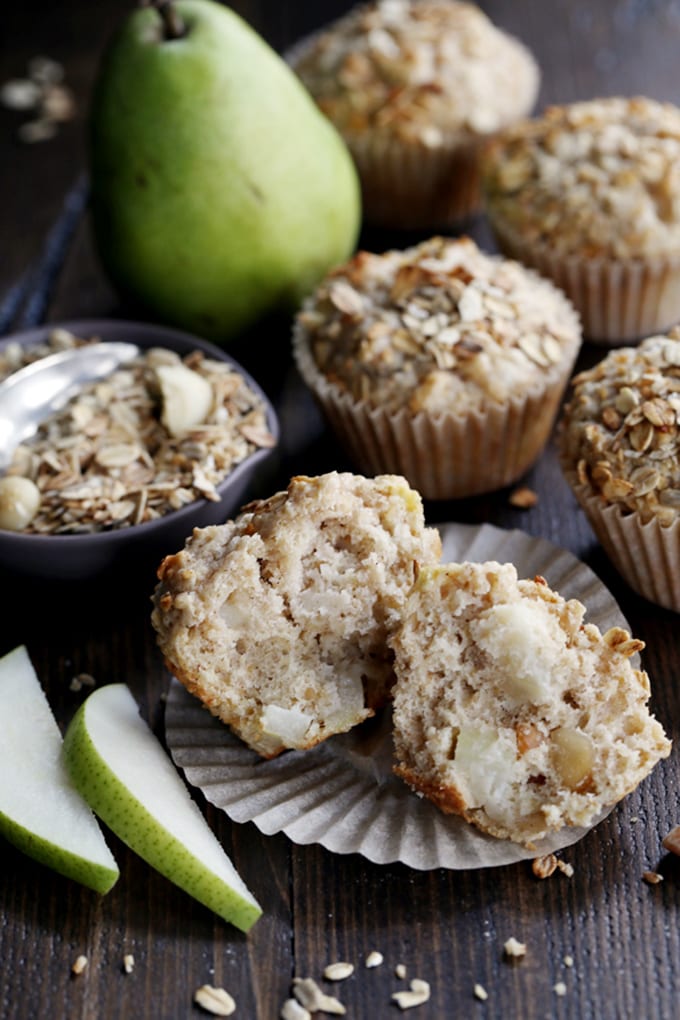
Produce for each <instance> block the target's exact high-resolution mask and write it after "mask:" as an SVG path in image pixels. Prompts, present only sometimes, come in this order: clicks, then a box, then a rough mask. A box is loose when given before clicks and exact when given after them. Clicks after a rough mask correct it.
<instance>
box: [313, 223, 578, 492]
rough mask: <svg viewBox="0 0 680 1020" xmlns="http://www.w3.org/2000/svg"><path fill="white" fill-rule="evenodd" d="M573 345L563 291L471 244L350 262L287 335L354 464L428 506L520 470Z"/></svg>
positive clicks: (543, 435)
mask: <svg viewBox="0 0 680 1020" xmlns="http://www.w3.org/2000/svg"><path fill="white" fill-rule="evenodd" d="M580 344H581V333H580V327H579V320H578V316H577V315H576V313H575V312H574V310H573V308H572V307H571V305H570V304H569V302H568V301H567V299H566V298H565V297H564V295H563V294H562V293H561V291H559V290H557V289H556V288H555V287H554V286H553V285H552V284H551V283H550V282H548V281H547V280H544V279H542V278H540V277H538V276H537V275H536V274H534V273H532V272H531V271H530V270H528V269H525V268H524V266H521V265H520V264H519V263H517V262H511V261H509V260H506V259H501V258H499V257H496V256H491V255H487V254H485V253H484V252H482V251H480V249H479V248H478V247H477V246H476V244H475V243H474V242H473V241H471V240H469V239H468V238H462V239H458V240H452V239H446V238H441V237H435V238H432V239H430V240H429V241H426V242H423V243H422V244H420V245H418V246H416V247H413V248H407V249H406V250H403V251H396V250H395V251H388V252H385V253H384V254H381V255H374V254H370V253H368V252H359V254H358V255H356V256H355V257H354V258H353V259H352V260H350V261H349V262H348V263H346V264H345V265H344V266H340V267H338V268H337V269H335V270H334V271H332V272H331V273H330V274H329V275H328V276H327V277H326V279H325V280H324V281H322V283H321V284H320V286H319V287H318V288H317V290H316V292H315V293H314V294H313V295H312V296H311V297H310V298H309V299H308V300H307V301H306V302H305V304H304V305H303V308H302V310H301V311H300V313H299V314H298V316H297V320H296V324H295V329H294V353H295V357H296V360H297V364H298V368H299V369H300V372H301V374H302V377H303V379H304V380H305V382H306V383H307V385H308V386H309V387H310V388H311V390H312V391H313V393H314V395H315V396H316V398H317V400H318V401H319V403H320V405H321V406H322V408H323V410H324V412H325V414H326V417H327V418H328V420H329V422H330V423H331V425H332V427H333V428H334V429H335V431H336V432H337V433H338V435H339V437H340V439H341V441H342V442H343V443H344V445H345V446H346V448H347V450H348V452H349V455H350V456H351V457H352V459H353V460H354V462H355V463H356V464H357V466H358V467H359V468H360V469H361V470H362V471H365V472H366V473H367V474H373V473H375V472H381V471H383V472H385V471H386V472H392V473H398V474H402V475H405V477H406V478H408V480H409V482H410V483H411V485H413V487H414V488H416V489H418V491H419V492H420V493H421V495H422V496H423V497H424V498H425V499H458V498H462V497H465V496H472V495H476V494H478V493H481V492H491V491H493V490H494V489H500V488H502V487H503V486H505V485H509V484H510V483H511V482H514V481H515V480H516V479H517V478H519V477H520V476H521V475H522V474H523V473H524V472H525V471H526V470H528V468H529V467H530V466H531V465H532V464H533V462H534V461H535V460H536V458H537V457H538V456H539V454H540V453H541V451H542V449H543V447H544V445H545V443H546V442H547V440H548V437H549V435H550V430H551V428H552V424H553V421H554V419H555V415H556V414H557V410H558V406H559V402H560V399H561V396H562V393H563V391H564V388H565V387H566V384H567V381H568V378H569V374H570V372H571V369H572V366H573V363H574V361H575V359H576V355H577V353H578V350H579V347H580Z"/></svg>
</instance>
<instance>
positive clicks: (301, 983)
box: [293, 978, 347, 1016]
mask: <svg viewBox="0 0 680 1020" xmlns="http://www.w3.org/2000/svg"><path fill="white" fill-rule="evenodd" d="M293 995H294V996H295V998H296V999H297V1001H298V1002H299V1003H300V1005H301V1006H304V1007H305V1009H308V1010H309V1012H310V1013H318V1012H322V1013H331V1014H332V1015H333V1016H344V1015H345V1013H346V1012H347V1010H346V1009H345V1007H344V1006H343V1004H342V1003H341V1002H339V1000H338V999H336V998H334V997H333V996H332V995H326V994H325V992H323V991H322V990H321V988H319V986H318V985H317V983H316V981H314V979H313V978H293Z"/></svg>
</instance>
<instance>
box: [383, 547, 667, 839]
mask: <svg viewBox="0 0 680 1020" xmlns="http://www.w3.org/2000/svg"><path fill="white" fill-rule="evenodd" d="M584 613H585V608H584V607H583V605H581V603H580V602H578V601H577V600H576V599H572V600H570V601H565V600H564V599H563V598H562V597H561V596H560V595H558V594H557V593H556V592H553V591H551V589H550V588H549V587H548V585H547V583H546V582H545V580H544V579H543V578H542V577H537V578H535V580H533V581H528V580H527V581H523V580H520V581H518V579H517V571H516V570H515V568H514V566H512V564H509V563H507V564H503V565H501V564H498V563H493V562H491V563H462V564H446V565H441V566H432V567H425V568H423V570H421V572H420V574H419V576H418V580H417V583H416V587H415V589H414V591H413V593H412V595H411V597H410V599H409V601H408V603H407V605H406V609H405V612H404V616H403V624H402V627H401V628H400V630H398V631H397V632H396V633H395V635H394V636H393V638H392V641H391V643H392V646H393V648H394V650H395V669H396V672H397V676H398V680H397V683H396V685H395V687H394V712H393V720H394V744H395V753H396V757H397V761H398V764H397V766H396V768H395V771H396V772H397V774H398V775H400V776H401V777H402V778H403V779H405V780H406V782H407V783H409V784H410V785H411V786H412V787H413V788H414V789H415V790H417V791H418V792H420V793H422V794H424V795H425V796H426V797H428V798H429V799H431V800H432V801H433V802H434V803H435V804H436V805H437V806H438V807H439V808H441V809H442V810H443V811H445V812H449V813H453V814H458V815H462V816H463V818H465V819H466V821H468V822H471V823H472V824H474V825H476V826H478V827H479V828H480V829H483V830H484V831H486V832H489V833H490V834H491V835H493V836H497V837H499V838H502V839H512V840H515V841H516V842H519V843H523V844H525V845H527V846H529V847H532V848H533V844H534V842H535V841H536V840H539V839H541V838H542V837H544V836H545V835H546V834H547V833H549V832H551V831H554V830H557V829H561V828H563V827H564V826H566V825H588V824H590V823H591V822H592V821H593V820H594V819H595V818H596V817H597V815H598V814H600V812H602V811H603V810H604V809H605V808H607V807H610V806H611V805H613V804H615V803H617V801H619V800H620V799H621V798H622V797H624V796H625V795H626V794H628V793H630V791H631V790H633V789H634V788H635V787H636V786H637V785H638V783H639V782H640V781H641V780H642V779H643V778H644V777H645V776H646V775H647V774H648V773H649V772H650V771H651V769H652V768H653V766H654V765H655V764H656V762H657V761H658V760H659V759H660V758H665V757H667V755H668V754H669V751H670V742H669V741H668V740H667V739H666V736H665V734H664V732H663V729H662V727H661V726H660V724H659V723H658V722H657V721H656V720H655V719H654V718H653V716H651V715H650V714H649V711H648V709H647V705H646V702H647V700H648V698H649V693H650V690H649V679H648V677H647V674H646V673H644V672H642V671H640V670H638V669H635V668H633V666H632V665H631V663H630V657H631V656H632V655H634V654H635V653H636V652H638V651H639V650H640V649H641V648H642V647H644V646H643V643H642V642H641V641H637V640H634V639H632V638H631V637H630V634H628V632H627V631H625V630H623V629H621V628H619V627H614V628H612V629H611V630H608V631H607V632H606V633H605V634H601V633H600V631H599V630H598V628H597V627H595V626H594V625H592V624H584V622H583V620H584Z"/></svg>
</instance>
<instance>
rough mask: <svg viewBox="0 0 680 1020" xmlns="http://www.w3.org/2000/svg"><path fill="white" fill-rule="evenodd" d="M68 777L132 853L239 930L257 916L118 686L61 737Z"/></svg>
mask: <svg viewBox="0 0 680 1020" xmlns="http://www.w3.org/2000/svg"><path fill="white" fill-rule="evenodd" d="M64 760H65V762H66V766H67V768H68V770H69V773H70V775H71V777H72V779H73V781H74V783H75V785H76V787H77V788H78V790H80V792H81V794H82V795H83V797H84V798H85V800H86V801H87V802H88V804H89V805H90V807H91V808H92V809H93V811H94V812H95V813H96V814H97V815H99V817H100V818H101V819H102V821H104V822H105V823H106V824H107V825H108V826H109V828H110V829H111V830H112V831H113V832H115V833H116V835H117V836H119V837H120V839H122V840H123V842H124V843H127V845H128V846H129V847H131V849H132V850H134V851H135V853H138V854H139V856H140V857H143V858H144V860H145V861H147V863H148V864H150V865H151V866H152V867H153V868H156V870H157V871H160V872H161V874H163V875H165V877H166V878H168V879H170V881H171V882H174V883H175V885H178V886H179V887H180V888H181V889H184V891H185V892H187V893H189V895H190V896H193V897H194V898H195V899H197V900H199V901H200V902H201V903H203V904H204V905H205V906H206V907H209V908H210V909H211V910H214V911H215V913H216V914H219V915H220V917H223V918H224V919H225V920H227V921H231V923H232V924H234V925H236V927H237V928H240V929H241V930H242V931H248V930H249V928H251V927H252V925H253V924H254V923H255V921H257V919H258V917H259V916H260V915H261V913H262V910H261V908H260V907H259V905H258V903H257V901H256V900H255V899H254V897H253V896H252V895H251V893H250V892H249V891H248V889H247V888H246V886H245V885H244V883H243V881H242V880H241V878H240V877H239V875H238V873H237V872H236V869H235V868H234V866H233V864H232V863H231V861H230V860H229V858H228V857H227V855H226V854H225V852H224V850H223V849H222V847H221V845H220V844H219V843H218V841H217V839H216V838H215V836H214V835H213V833H212V831H211V830H210V828H209V827H208V824H207V822H206V821H205V819H204V818H203V815H202V814H201V812H200V811H199V809H198V807H197V806H196V804H195V803H194V801H193V800H192V799H191V797H190V796H189V793H188V791H187V788H186V787H185V785H184V783H183V781H182V779H181V778H180V776H179V773H178V772H177V770H176V769H175V767H174V765H173V764H172V762H171V761H170V759H169V758H168V756H167V754H166V753H165V751H164V750H163V748H162V747H161V745H160V743H159V741H158V740H157V739H156V737H155V736H154V735H153V733H152V732H151V730H150V729H149V727H148V726H147V725H146V723H145V722H144V721H143V719H142V718H141V716H140V715H139V712H138V711H137V705H136V703H135V700H134V698H133V697H132V694H131V693H130V690H129V688H128V687H126V686H125V684H109V685H108V686H106V687H100V688H98V689H97V690H96V691H93V693H92V694H90V696H89V697H88V698H87V699H86V700H85V701H84V702H83V704H82V705H81V706H80V708H79V710H78V712H77V713H76V714H75V716H74V717H73V719H72V721H71V724H70V725H69V727H68V729H67V731H66V736H65V737H64Z"/></svg>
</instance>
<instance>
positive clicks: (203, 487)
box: [0, 330, 274, 535]
mask: <svg viewBox="0 0 680 1020" xmlns="http://www.w3.org/2000/svg"><path fill="white" fill-rule="evenodd" d="M86 342H88V341H86V340H82V339H80V338H76V337H74V336H72V335H71V334H70V333H67V332H65V331H64V330H54V331H53V332H52V334H51V335H50V337H49V340H48V342H47V343H44V344H41V345H39V346H36V347H32V348H30V349H28V348H24V347H22V346H20V345H19V344H9V345H7V346H6V347H5V348H4V349H3V350H2V351H0V380H1V379H3V378H5V377H6V376H8V375H9V374H10V373H11V372H13V371H15V370H17V369H19V368H22V367H23V366H24V365H26V364H29V363H31V362H33V361H35V360H36V359H37V358H40V357H44V356H45V355H47V354H52V353H55V352H56V351H58V350H63V349H65V348H68V347H72V346H74V345H79V344H82V343H86ZM176 366H180V377H179V382H180V387H181V385H182V384H183V383H184V381H185V380H187V379H188V380H189V381H190V382H191V381H193V382H196V379H195V377H196V376H198V377H200V382H198V383H197V386H198V388H199V389H200V388H201V387H203V388H204V390H201V391H200V392H201V393H203V392H204V391H207V393H208V395H209V399H208V402H207V403H206V405H205V411H206V413H205V414H203V415H201V420H200V421H198V423H195V424H192V425H191V427H189V428H187V429H186V431H181V432H180V433H179V434H172V431H169V430H168V427H166V425H165V424H163V422H164V421H168V422H172V421H175V422H177V421H179V420H182V419H183V418H184V416H185V412H186V410H187V408H186V404H187V401H186V400H184V399H182V398H183V397H185V396H189V398H190V401H191V400H194V401H195V399H196V394H195V393H194V391H193V388H192V387H189V389H191V393H190V394H189V393H185V394H182V393H179V394H178V400H177V403H178V405H180V406H179V408H178V409H173V407H172V406H170V405H172V402H173V401H174V400H175V397H174V396H173V393H171V392H164V390H163V384H162V379H163V378H164V376H163V372H164V371H165V370H166V369H167V368H168V367H169V368H174V367H176ZM181 366H184V368H185V369H187V370H189V375H188V376H187V375H186V374H185V373H184V372H182V370H181ZM206 382H207V384H208V387H206V386H205V383H206ZM175 392H176V389H175ZM178 410H179V412H180V413H178ZM189 420H190V421H191V419H189ZM170 427H172V426H170ZM273 443H274V439H273V437H272V435H271V434H270V432H269V430H268V428H267V421H266V412H265V408H264V406H263V404H262V402H261V401H260V399H259V398H258V397H257V396H256V395H255V394H254V393H253V392H252V391H251V390H250V389H249V388H248V386H247V384H246V382H245V381H244V379H243V377H242V376H241V375H240V374H239V373H238V372H236V371H234V370H233V369H232V368H231V366H230V365H228V364H226V363H224V362H221V361H213V360H212V359H210V358H208V357H206V356H205V355H204V354H203V353H202V352H201V351H194V352H193V353H191V354H189V355H188V356H187V357H185V358H184V359H181V358H180V357H179V355H177V354H175V353H174V352H173V351H170V350H167V349H165V348H153V349H149V350H145V351H142V353H141V355H140V356H139V357H138V358H136V359H134V360H133V361H131V362H128V363H127V364H126V365H124V366H122V367H120V368H119V369H118V370H117V371H115V372H114V373H113V374H112V375H111V376H109V377H108V378H107V379H105V380H103V381H99V382H96V383H93V384H90V385H88V386H85V387H83V388H82V390H80V392H79V393H78V395H77V396H76V397H74V398H73V400H71V401H70V403H69V404H68V405H67V406H66V407H65V408H63V409H62V410H61V411H59V412H57V413H55V414H54V415H52V416H51V417H50V418H49V419H48V420H47V421H46V422H44V423H43V424H42V425H41V427H40V429H39V431H38V432H37V433H36V435H35V436H33V437H32V438H31V439H29V440H27V441H26V442H24V443H23V444H22V445H21V446H19V447H18V448H17V450H16V452H15V455H14V459H13V461H12V464H11V465H10V467H9V469H8V472H7V480H9V479H10V478H25V479H28V480H29V483H31V482H32V483H33V484H34V485H35V486H36V487H37V490H38V491H39V494H40V500H39V504H38V505H37V507H36V510H35V514H34V516H33V517H32V519H30V520H29V521H28V522H25V524H24V526H23V528H22V530H23V531H25V532H28V533H32V534H59V535H64V534H81V533H90V532H97V531H104V530H112V529H116V528H125V527H129V526H130V525H134V524H141V523H143V522H145V521H151V520H155V519H156V518H158V517H162V516H163V515H164V514H167V513H170V512H171V511H172V510H177V509H179V508H180V507H182V506H184V505H186V504H188V503H192V502H193V501H194V500H197V499H209V500H214V501H218V500H219V498H220V497H219V493H218V492H217V488H216V487H217V486H218V485H219V484H220V482H222V481H223V480H224V479H225V478H226V476H227V475H228V474H229V473H230V471H232V469H233V468H234V467H236V465H237V464H239V463H240V462H241V461H242V460H244V459H245V458H246V457H248V456H249V455H250V454H251V453H252V452H254V451H255V450H256V449H258V448H259V447H269V446H272V445H273Z"/></svg>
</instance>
